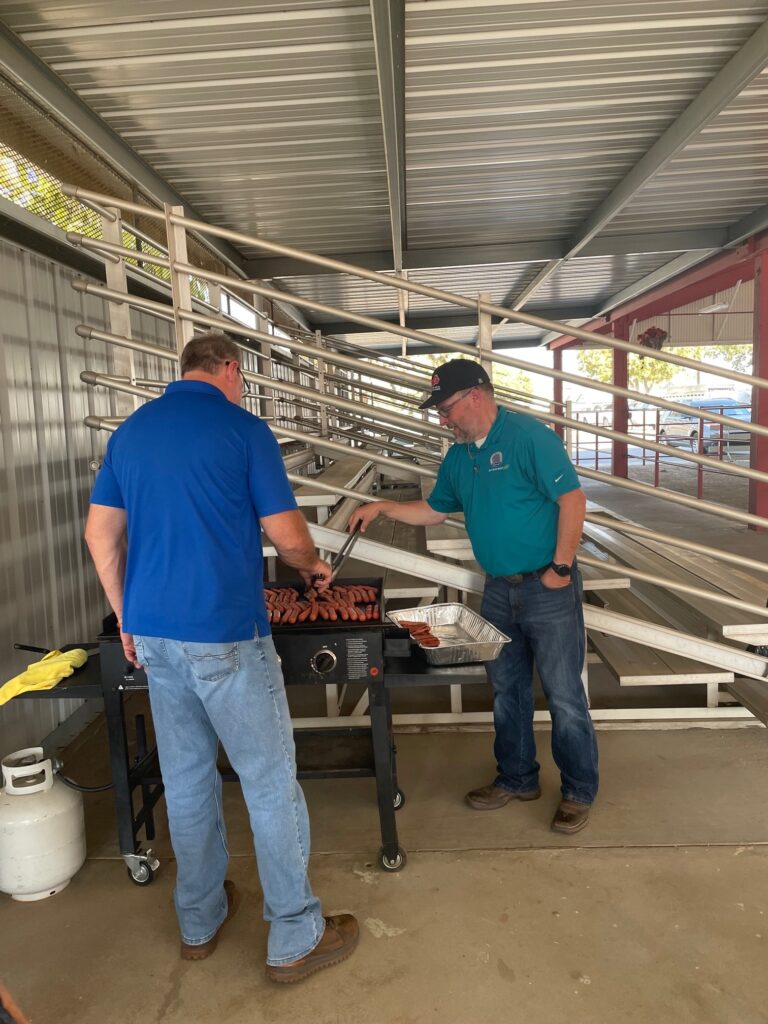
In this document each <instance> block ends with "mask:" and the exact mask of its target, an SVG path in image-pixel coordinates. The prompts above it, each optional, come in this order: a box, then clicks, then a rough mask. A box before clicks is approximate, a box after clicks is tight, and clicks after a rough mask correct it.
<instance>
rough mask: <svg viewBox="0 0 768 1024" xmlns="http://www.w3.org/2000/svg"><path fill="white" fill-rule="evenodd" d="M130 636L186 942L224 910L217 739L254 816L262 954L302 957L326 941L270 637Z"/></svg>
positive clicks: (274, 961)
mask: <svg viewBox="0 0 768 1024" xmlns="http://www.w3.org/2000/svg"><path fill="white" fill-rule="evenodd" d="M134 639H135V642H136V651H137V653H138V655H139V660H140V662H141V663H142V665H144V667H145V668H146V670H147V676H148V679H149V697H150V703H151V705H152V718H153V720H154V726H155V736H156V738H157V750H158V755H159V759H160V770H161V772H162V775H163V783H164V785H165V800H166V805H167V809H168V822H169V826H170V831H171V842H172V844H173V852H174V854H175V855H176V867H177V876H176V888H175V890H174V901H175V904H176V913H177V915H178V919H179V925H180V928H181V935H182V938H183V940H184V942H186V943H188V944H189V945H199V944H202V943H204V942H207V941H208V940H209V939H210V938H212V937H213V935H214V934H215V933H216V931H217V929H218V928H219V926H220V925H221V924H222V922H223V921H224V919H225V917H226V914H227V902H226V897H225V894H224V888H223V886H224V878H225V876H226V872H227V865H228V862H229V851H228V849H227V835H226V829H225V827H224V820H223V817H222V801H221V788H222V780H221V775H220V774H219V771H218V769H217V767H216V756H217V753H218V746H219V741H221V743H222V745H223V747H224V749H225V751H226V753H227V756H228V757H229V761H230V764H231V765H232V767H233V769H234V770H235V771H236V772H237V774H238V776H239V777H240V785H241V787H242V791H243V796H244V798H245V802H246V805H247V807H248V813H249V815H250V821H251V829H252V831H253V839H254V846H255V849H256V859H257V861H258V868H259V877H260V879H261V887H262V890H263V892H264V918H265V920H266V921H268V922H269V924H270V929H269V944H268V949H267V963H268V964H271V965H273V966H279V965H280V964H285V963H290V962H291V961H293V960H297V959H299V958H300V957H302V956H305V955H306V954H307V953H308V952H310V950H312V949H313V948H314V947H315V946H316V945H317V943H318V942H319V941H320V939H321V938H322V935H323V931H324V929H325V920H324V918H323V916H322V913H321V910H320V901H319V900H318V899H317V898H316V897H315V896H314V895H313V893H312V889H311V888H310V884H309V879H308V878H307V865H308V863H309V817H308V815H307V807H306V804H305V802H304V794H303V793H302V791H301V787H300V786H299V784H298V782H297V781H296V755H295V748H294V743H293V730H292V728H291V720H290V716H289V713H288V703H287V700H286V696H285V686H284V683H283V674H282V671H281V669H280V662H279V660H278V657H277V654H276V653H275V646H274V644H273V642H272V638H271V637H263V638H256V639H255V640H245V641H238V642H234V641H233V642H231V643H185V642H181V641H179V640H164V639H162V638H160V637H150V636H137V637H135V638H134Z"/></svg>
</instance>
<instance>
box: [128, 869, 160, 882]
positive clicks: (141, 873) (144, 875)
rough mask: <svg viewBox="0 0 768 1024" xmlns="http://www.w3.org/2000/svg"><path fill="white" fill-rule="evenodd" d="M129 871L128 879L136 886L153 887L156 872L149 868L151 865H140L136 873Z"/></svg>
mask: <svg viewBox="0 0 768 1024" xmlns="http://www.w3.org/2000/svg"><path fill="white" fill-rule="evenodd" d="M126 870H127V871H128V877H129V878H130V880H131V881H132V882H133V883H134V885H152V883H153V882H154V880H155V872H154V871H153V870H152V868H151V867H150V866H149V864H139V866H138V867H137V868H136V870H135V871H132V870H131V869H130V868H127V869H126Z"/></svg>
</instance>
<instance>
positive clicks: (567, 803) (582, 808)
mask: <svg viewBox="0 0 768 1024" xmlns="http://www.w3.org/2000/svg"><path fill="white" fill-rule="evenodd" d="M591 806H592V805H591V804H580V803H578V801H576V800H561V801H560V806H559V807H558V808H557V811H555V816H554V818H553V819H552V831H553V832H565V833H567V834H568V835H572V834H573V833H574V832H581V830H582V829H583V828H584V827H585V826H586V824H587V822H588V821H589V808H590V807H591Z"/></svg>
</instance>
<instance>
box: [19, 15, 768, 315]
mask: <svg viewBox="0 0 768 1024" xmlns="http://www.w3.org/2000/svg"><path fill="white" fill-rule="evenodd" d="M405 11H406V14H405V32H404V38H405V58H406V59H405V80H404V88H405V142H406V145H405V181H406V205H405V211H404V212H405V221H406V225H407V238H406V240H405V243H406V248H407V250H408V252H409V253H410V254H411V255H412V254H413V253H414V252H416V253H417V254H418V250H429V249H433V248H440V247H449V246H454V247H465V248H469V247H472V246H477V247H482V246H485V245H491V244H499V243H501V244H506V245H514V244H515V243H520V242H533V243H535V242H537V241H548V240H559V241H561V242H562V244H563V246H565V245H566V242H567V240H568V239H569V238H570V237H571V236H572V235H574V233H576V232H577V229H578V228H579V226H580V225H582V224H583V223H584V222H585V220H587V218H588V217H589V216H590V215H591V214H592V213H593V212H594V210H595V209H596V208H597V207H598V206H599V205H600V203H601V202H602V201H603V200H605V199H606V197H607V196H609V195H610V194H611V192H612V190H613V189H614V188H615V187H616V186H617V185H618V184H619V183H620V182H622V180H623V179H624V178H625V176H626V175H627V174H628V172H630V171H631V169H632V168H633V167H635V165H636V164H637V162H638V161H639V160H640V158H641V157H642V156H643V155H644V154H646V153H647V152H648V150H649V149H650V148H651V147H652V146H653V144H654V143H655V142H656V141H657V140H658V139H659V137H660V136H661V135H662V134H663V133H664V132H665V131H666V130H667V129H668V128H669V127H670V126H671V125H673V124H674V122H675V119H676V118H677V117H679V116H680V114H681V113H682V112H683V111H684V110H685V109H686V108H687V107H688V106H689V104H690V103H691V102H692V101H693V100H694V99H695V98H696V97H697V96H699V95H700V94H701V92H702V90H703V89H704V88H705V86H706V85H707V84H708V83H710V82H711V81H712V80H713V78H715V76H716V75H717V74H718V73H719V72H720V71H721V70H722V69H723V67H724V66H725V65H726V64H727V62H728V61H729V60H730V58H731V57H732V56H733V55H734V54H736V53H738V51H739V50H740V48H741V47H742V46H743V45H744V44H745V42H746V41H747V40H748V39H749V38H750V37H751V36H752V35H753V34H754V33H755V31H756V30H757V29H758V28H759V27H760V26H761V25H762V24H763V23H764V21H765V20H766V18H768V0H591V2H587V0H473V2H471V3H468V2H467V0H429V2H424V0H406V5H405ZM1 13H2V18H3V20H4V21H5V22H6V23H7V24H8V25H9V27H10V28H11V29H12V30H14V31H15V32H17V33H18V34H19V35H20V37H21V39H22V40H23V41H24V43H25V44H26V45H27V46H29V47H30V48H31V49H32V50H33V51H34V52H35V53H36V54H37V55H38V56H39V57H41V58H42V59H43V60H44V61H46V62H47V63H48V64H49V66H50V67H51V68H52V69H53V70H54V71H55V72H56V73H57V74H59V75H60V76H61V78H62V79H63V80H64V81H65V82H66V83H67V85H69V86H70V87H71V88H72V89H74V90H75V91H76V92H77V93H78V94H79V96H80V97H81V98H82V99H83V100H84V101H85V102H86V103H87V104H89V105H90V106H91V107H92V108H93V110H95V111H96V112H97V113H98V114H100V115H101V116H102V117H103V118H104V119H105V120H106V121H107V123H108V124H109V125H111V126H112V127H113V128H114V129H115V130H116V131H117V132H118V133H119V134H120V135H121V136H122V138H123V139H124V140H125V141H126V142H127V143H128V144H130V145H131V146H132V147H133V148H134V149H136V151H137V152H138V153H139V154H140V155H141V156H142V157H143V158H144V159H145V160H146V161H147V162H148V163H149V164H150V165H151V166H152V167H153V168H154V169H155V170H157V171H158V172H159V173H160V174H162V175H163V176H164V177H165V178H166V179H167V180H168V181H169V182H170V184H171V185H172V186H173V187H174V188H175V189H176V190H177V191H178V192H179V193H180V194H182V195H183V196H184V197H185V198H187V199H188V200H189V202H190V203H191V204H192V205H194V207H195V208H196V209H197V210H198V211H200V213H201V214H202V215H204V216H205V217H207V218H208V219H210V220H211V221H212V222H213V223H215V224H219V225H224V226H227V227H232V228H235V229H237V230H240V231H243V232H246V233H250V234H254V235H259V236H261V237H267V238H273V239H275V240H277V241H279V242H282V243H284V244H287V245H293V246H297V247H300V248H304V249H309V250H312V251H316V252H319V253H342V254H344V253H350V252H351V253H355V252H359V253H364V252H376V251H382V250H384V251H386V250H390V249H391V248H392V235H391V221H390V216H389V196H388V188H387V168H386V162H385V148H384V129H383V124H382V115H381V107H380V100H379V89H378V80H377V74H376V53H375V46H374V38H373V26H372V21H371V8H370V3H369V0H280V2H267V0H260V2H258V3H253V0H228V2H227V4H226V6H225V7H224V8H221V9H220V10H212V9H211V5H210V0H134V2H133V3H132V4H131V5H130V7H128V6H123V5H118V4H117V3H115V2H114V0H79V2H74V3H73V2H72V0H45V2H43V0H8V2H6V3H5V4H3V6H2V12H1ZM766 97H768V74H767V73H765V72H764V73H763V74H762V75H759V76H758V77H756V78H755V80H754V81H753V82H752V83H751V85H749V86H747V87H746V88H744V89H743V90H742V92H741V94H740V95H738V96H737V97H736V98H735V99H734V100H732V101H731V102H730V103H728V105H727V106H725V108H724V109H723V110H722V111H721V112H720V113H719V114H717V115H716V116H714V117H712V118H711V119H710V121H709V123H708V124H707V125H706V126H705V127H704V128H703V129H701V131H699V132H698V134H697V135H696V136H695V137H694V138H692V139H691V140H690V141H689V142H688V143H687V145H686V146H685V148H684V149H683V150H682V151H681V152H679V153H678V154H677V155H676V156H675V158H674V159H672V160H671V161H670V162H669V163H668V164H667V165H666V166H665V167H664V168H663V169H662V170H660V171H659V172H658V173H656V174H655V176H654V177H652V178H651V180H650V181H649V182H648V183H647V184H645V185H644V187H642V188H641V189H640V190H639V191H638V192H637V194H636V195H635V196H634V198H632V199H631V200H630V201H629V202H628V203H627V205H626V206H625V207H624V209H623V210H622V211H621V212H619V213H618V214H617V215H616V216H615V217H614V218H613V219H612V220H610V221H609V223H608V224H607V226H605V227H603V230H602V233H601V237H602V238H605V237H606V236H609V235H612V236H616V235H619V234H622V235H626V234H630V235H633V234H635V233H637V234H638V236H640V237H639V239H638V249H639V255H629V256H616V257H594V258H585V257H584V256H583V255H579V256H577V257H576V258H574V259H572V260H570V261H568V262H566V263H565V264H563V265H562V266H560V267H559V269H557V270H556V271H555V272H554V273H552V274H551V276H549V277H548V278H545V279H544V280H543V283H542V284H541V285H540V287H538V288H537V289H536V290H535V292H534V293H533V295H532V297H531V298H530V299H529V302H528V305H527V306H526V308H529V309H530V310H531V311H534V312H535V310H536V308H537V307H539V306H542V305H543V306H547V307H552V306H557V305H558V304H564V303H566V302H573V301H574V300H576V301H578V302H581V303H588V302H592V303H594V304H595V307H596V308H597V304H598V303H601V302H603V301H606V300H607V299H608V298H609V297H610V296H612V295H614V294H616V293H617V292H619V291H620V290H621V289H622V288H624V287H626V286H627V285H631V284H634V283H635V282H638V281H641V280H642V279H643V277H644V276H645V274H647V273H649V272H651V271H653V270H656V269H658V268H660V267H662V266H663V265H664V264H665V263H666V262H667V261H671V260H672V259H673V257H674V255H675V252H674V251H670V250H671V248H672V247H671V246H670V245H666V246H661V248H664V249H665V250H667V251H665V252H652V251H651V250H652V247H653V242H652V241H649V242H648V243H647V244H648V246H650V248H643V242H642V236H643V235H645V236H646V237H648V235H649V233H651V232H653V231H665V232H669V231H671V230H676V229H677V230H679V231H681V232H682V233H683V234H684V233H685V232H687V231H688V230H689V229H693V228H696V229H701V228H717V227H719V226H723V227H725V226H730V225H732V224H734V223H735V222H737V221H738V220H739V219H740V218H741V217H743V216H744V215H745V214H749V213H751V212H752V211H753V210H755V209H756V208H757V207H760V206H761V205H763V204H764V203H765V197H766V185H768V171H767V170H766V166H768V165H767V163H766V155H768V118H766V116H765V114H766V106H767V105H768V104H767V102H766ZM688 248H695V246H693V245H691V246H689V247H688ZM241 251H242V252H243V255H244V256H245V257H258V256H262V255H263V253H262V252H261V251H260V250H258V249H257V248H255V247H254V248H253V249H248V248H242V247H241ZM627 251H630V252H634V251H635V250H634V249H632V248H631V247H630V248H628V249H627ZM676 251H685V249H684V248H683V249H678V250H676ZM468 262H469V260H468ZM410 265H411V266H413V265H414V262H413V261H412V262H411V263H410ZM543 266H544V263H542V262H541V261H532V262H527V263H519V262H518V263H510V262H505V263H493V264H489V265H482V266H476V265H474V264H472V265H468V266H465V267H461V268H455V267H449V268H440V269H434V270H418V271H416V270H413V271H411V272H410V275H411V277H412V279H413V280H418V281H424V282H426V283H429V284H433V285H435V286H437V287H441V288H444V289H447V290H453V291H457V292H460V293H461V294H464V295H476V294H477V293H479V292H480V291H489V292H490V293H491V295H492V297H493V299H494V301H496V302H503V303H511V302H513V301H514V299H515V296H516V295H519V294H520V293H521V292H522V291H523V290H524V289H525V288H526V287H527V286H528V285H529V284H531V282H533V281H534V280H535V278H536V276H537V274H538V273H539V271H540V270H541V269H542V267H543ZM280 284H281V286H282V287H283V288H285V289H287V290H289V291H295V292H297V293H299V294H304V295H307V296H312V297H316V298H318V299H320V300H321V301H325V302H327V303H330V304H333V305H339V306H342V307H344V306H346V307H348V308H350V309H352V310H364V311H366V312H369V313H372V314H378V315H383V316H390V317H394V316H396V314H397V300H396V297H395V296H394V294H393V293H388V290H387V289H385V288H384V287H383V286H379V285H376V284H373V283H371V282H361V281H358V280H354V279H351V278H349V277H348V276H346V275H341V276H339V275H324V276H313V275H311V274H308V275H306V276H296V277H282V278H280ZM408 310H409V314H411V315H417V314H427V313H435V314H439V313H441V312H442V310H443V307H442V304H440V303H435V302H434V301H433V300H429V299H426V298H421V297H418V296H410V297H409V300H408Z"/></svg>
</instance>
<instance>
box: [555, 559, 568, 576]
mask: <svg viewBox="0 0 768 1024" xmlns="http://www.w3.org/2000/svg"><path fill="white" fill-rule="evenodd" d="M552 568H553V569H554V570H555V572H556V573H557V575H558V576H570V575H571V567H570V565H565V564H564V563H558V562H553V563H552Z"/></svg>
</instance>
